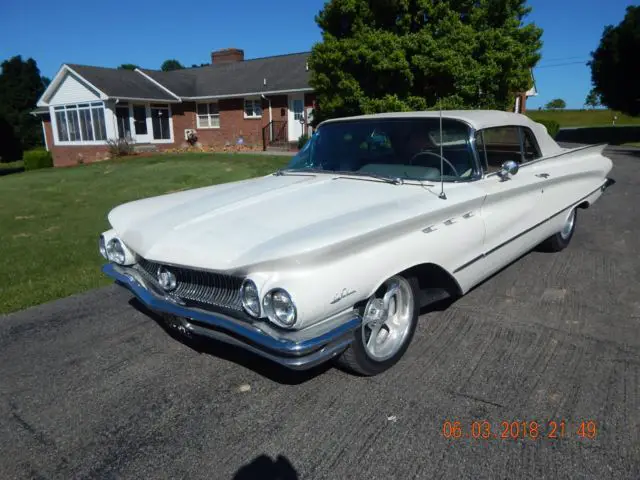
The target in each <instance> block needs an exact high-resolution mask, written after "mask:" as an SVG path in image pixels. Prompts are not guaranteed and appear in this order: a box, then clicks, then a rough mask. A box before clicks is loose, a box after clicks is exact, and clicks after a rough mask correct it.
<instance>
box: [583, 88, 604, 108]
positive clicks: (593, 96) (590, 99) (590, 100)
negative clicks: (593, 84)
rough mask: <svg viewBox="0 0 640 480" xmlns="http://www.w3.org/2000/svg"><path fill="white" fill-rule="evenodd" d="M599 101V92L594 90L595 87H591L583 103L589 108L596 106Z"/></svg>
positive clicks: (598, 104)
mask: <svg viewBox="0 0 640 480" xmlns="http://www.w3.org/2000/svg"><path fill="white" fill-rule="evenodd" d="M601 103H602V102H601V101H600V94H599V93H598V92H596V90H595V88H592V89H591V90H590V91H589V93H588V94H587V97H586V98H585V99H584V104H585V105H586V106H587V107H589V108H598V107H599V106H600V104H601Z"/></svg>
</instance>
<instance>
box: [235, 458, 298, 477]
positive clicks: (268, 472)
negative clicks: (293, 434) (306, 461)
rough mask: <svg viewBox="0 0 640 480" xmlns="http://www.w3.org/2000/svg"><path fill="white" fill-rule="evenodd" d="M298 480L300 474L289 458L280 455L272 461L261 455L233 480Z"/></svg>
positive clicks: (238, 472) (244, 467)
mask: <svg viewBox="0 0 640 480" xmlns="http://www.w3.org/2000/svg"><path fill="white" fill-rule="evenodd" d="M253 479H261V480H297V479H298V472H296V470H295V468H293V465H291V462H290V461H289V459H288V458H287V457H284V456H282V455H278V457H277V458H276V459H275V460H272V459H271V458H270V457H269V456H267V455H264V454H263V455H260V456H259V457H257V458H256V459H254V460H253V461H252V462H251V463H248V464H247V465H245V466H243V467H241V468H240V469H239V470H238V471H237V472H236V474H235V475H234V476H233V480H253Z"/></svg>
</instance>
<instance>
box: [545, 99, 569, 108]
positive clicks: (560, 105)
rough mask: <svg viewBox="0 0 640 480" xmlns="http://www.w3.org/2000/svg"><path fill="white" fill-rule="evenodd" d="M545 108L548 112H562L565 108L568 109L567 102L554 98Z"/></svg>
mask: <svg viewBox="0 0 640 480" xmlns="http://www.w3.org/2000/svg"><path fill="white" fill-rule="evenodd" d="M544 108H546V109H547V110H562V109H563V108H567V102H565V101H564V100H563V99H561V98H554V99H553V100H551V101H550V102H549V103H547V104H546V105H545V106H544Z"/></svg>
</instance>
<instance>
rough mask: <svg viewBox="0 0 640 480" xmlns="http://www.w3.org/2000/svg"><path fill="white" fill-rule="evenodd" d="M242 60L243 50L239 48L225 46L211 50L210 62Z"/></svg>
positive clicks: (217, 63)
mask: <svg viewBox="0 0 640 480" xmlns="http://www.w3.org/2000/svg"><path fill="white" fill-rule="evenodd" d="M243 60H244V50H240V49H239V48H225V49H222V50H216V51H215V52H211V64H212V65H219V64H221V63H233V62H242V61H243Z"/></svg>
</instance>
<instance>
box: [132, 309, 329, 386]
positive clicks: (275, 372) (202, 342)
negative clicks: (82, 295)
mask: <svg viewBox="0 0 640 480" xmlns="http://www.w3.org/2000/svg"><path fill="white" fill-rule="evenodd" d="M129 304H130V305H131V306H132V307H133V308H135V309H136V310H138V311H139V312H141V313H143V314H145V315H146V316H148V317H150V318H151V319H152V320H154V321H155V322H156V323H157V324H158V325H159V326H160V327H161V328H162V329H163V330H164V331H165V332H166V333H167V334H169V336H171V337H172V338H173V339H174V340H177V341H179V342H180V343H182V344H183V345H186V346H187V347H189V348H191V349H193V350H195V351H197V352H198V353H205V354H208V355H211V356H214V357H218V358H222V359H223V360H228V361H230V362H233V363H237V364H238V365H242V366H243V367H246V368H249V369H251V370H253V371H254V372H256V373H258V374H259V375H262V376H264V377H266V378H268V379H270V380H272V381H274V382H277V383H280V384H283V385H299V384H301V383H304V382H307V381H309V380H311V379H313V378H315V377H317V376H318V375H321V374H323V373H324V372H326V371H327V370H329V369H331V367H332V366H333V364H332V363H331V362H327V363H325V364H323V365H318V366H317V367H314V368H311V369H309V370H304V371H296V370H291V369H288V368H285V367H282V366H280V365H278V364H277V363H274V362H271V361H269V360H267V359H265V358H263V357H260V356H259V355H256V354H254V353H252V352H249V351H247V350H244V349H242V348H240V347H236V346H235V345H229V344H228V343H224V342H221V341H219V340H215V339H213V338H208V337H199V336H186V335H181V334H180V333H179V332H177V331H176V330H175V329H173V328H170V327H169V326H168V325H167V322H166V321H165V320H164V318H163V317H162V316H161V315H158V314H157V313H155V312H153V311H151V310H149V309H148V308H147V307H146V306H145V305H144V304H143V303H142V302H140V301H139V300H138V299H137V298H135V297H134V298H132V299H131V300H130V301H129Z"/></svg>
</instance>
